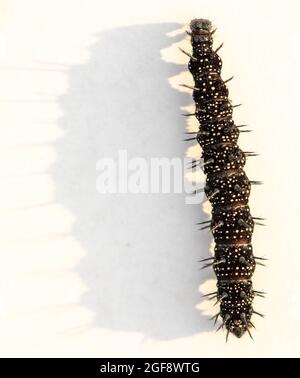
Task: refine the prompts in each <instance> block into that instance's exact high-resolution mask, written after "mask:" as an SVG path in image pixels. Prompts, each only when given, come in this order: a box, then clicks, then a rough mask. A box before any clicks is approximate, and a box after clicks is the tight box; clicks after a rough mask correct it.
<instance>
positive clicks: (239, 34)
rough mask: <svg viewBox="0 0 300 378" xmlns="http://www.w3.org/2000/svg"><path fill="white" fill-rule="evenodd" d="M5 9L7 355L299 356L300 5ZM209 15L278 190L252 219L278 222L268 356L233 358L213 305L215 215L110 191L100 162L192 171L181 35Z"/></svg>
mask: <svg viewBox="0 0 300 378" xmlns="http://www.w3.org/2000/svg"><path fill="white" fill-rule="evenodd" d="M0 4H1V12H0V14H1V16H0V27H1V29H0V75H1V77H0V118H1V121H0V125H1V126H0V131H1V135H0V143H1V197H0V205H1V212H0V229H1V236H0V237H1V245H0V247H1V248H0V250H1V264H0V269H1V272H0V316H1V323H0V334H1V341H0V354H1V355H2V356H7V355H9V356H147V357H150V356H182V357H183V356H197V357H202V356H209V357H210V356H299V355H300V353H299V347H300V322H299V320H300V291H299V289H300V283H299V267H300V253H299V245H300V240H299V211H300V209H299V189H300V188H299V174H298V171H299V166H298V164H299V163H298V161H299V131H298V130H299V126H298V123H299V114H298V109H299V105H298V102H299V100H298V95H299V79H298V77H299V75H298V70H299V43H300V29H299V16H300V15H299V10H300V5H299V2H298V1H296V0H295V1H291V0H289V1H285V2H276V1H266V0H265V1H258V0H251V1H243V2H241V1H226V2H225V1H212V0H209V1H201V0H195V1H193V0H186V1H179V0H172V1H169V0H167V1H166V0H164V1H153V0H152V1H151V2H143V1H137V0H136V1H134V0H127V1H113V0H111V1H99V0H84V1H83V0H82V1H76V0H51V1H50V0H44V1H38V0H36V1H34V0H27V1H21V0H19V1H12V0H10V1H8V0H7V1H5V0H2V1H1V3H0ZM194 17H207V18H210V19H211V20H212V21H213V22H214V24H215V25H216V26H217V27H218V32H217V37H216V46H217V44H218V43H220V42H222V41H224V42H225V45H224V47H223V49H222V51H221V56H222V59H223V61H224V70H223V76H224V77H226V76H228V77H229V76H231V74H234V75H235V80H233V81H232V82H231V84H230V95H231V98H232V100H233V102H235V103H239V102H242V103H243V104H244V106H243V107H241V108H238V109H237V110H236V111H235V119H236V120H237V122H245V123H249V124H250V125H251V128H252V129H253V130H254V133H252V135H250V134H246V135H245V136H242V137H241V145H242V147H243V148H247V149H248V150H254V151H258V152H260V153H261V154H262V156H260V157H259V158H252V159H251V158H250V159H249V162H248V163H247V166H246V170H247V173H248V175H249V177H251V178H253V179H258V180H260V179H262V180H263V181H264V182H265V185H264V186H262V187H259V188H254V189H253V192H252V196H251V209H252V212H253V214H255V215H256V216H265V217H267V218H268V227H267V228H264V229H258V228H257V229H256V231H255V235H254V247H255V251H256V253H257V254H260V255H264V256H268V257H270V258H271V261H270V262H269V263H268V265H269V267H268V268H267V269H263V268H261V269H260V268H258V269H257V271H256V274H255V280H254V282H255V287H256V288H257V289H262V290H266V291H267V292H268V293H269V294H268V296H267V299H266V300H257V301H256V309H257V310H258V311H261V312H263V313H265V314H266V319H264V320H263V319H257V320H255V323H256V326H257V330H256V331H255V332H254V337H255V342H253V341H251V340H250V339H249V338H247V337H244V338H243V339H241V340H238V339H235V338H233V337H232V338H231V340H230V342H229V343H228V344H227V345H226V344H225V336H224V334H222V333H217V334H216V333H215V332H214V330H213V326H212V324H211V323H210V322H209V321H208V320H207V319H208V315H209V314H213V313H214V312H215V309H212V308H211V307H210V305H209V304H207V303H205V302H204V303H203V302H202V303H200V295H201V292H205V291H206V290H207V289H209V288H213V286H214V281H213V279H214V276H213V274H212V272H202V271H199V265H198V264H197V263H196V260H197V259H198V258H199V257H200V256H203V255H204V256H205V255H206V253H207V249H208V245H209V242H210V236H209V234H200V233H199V232H197V228H196V227H195V226H194V224H195V222H196V221H199V220H201V216H203V213H202V210H201V207H199V206H190V205H185V203H184V195H178V194H169V195H166V194H161V195H115V196H114V195H111V196H107V195H106V196H103V195H102V196H101V195H100V194H98V193H97V192H96V189H95V183H96V179H97V172H96V169H95V166H96V162H97V160H98V159H99V158H101V157H103V156H113V157H116V154H117V151H118V150H119V149H120V148H126V149H128V152H129V155H131V156H144V157H151V156H154V157H155V156H168V157H172V156H179V157H182V156H184V154H185V148H186V145H184V144H183V143H182V139H183V132H184V129H185V123H184V122H185V120H184V119H182V118H181V117H180V113H181V112H182V109H180V108H181V107H185V106H188V105H189V104H192V100H191V97H190V95H189V94H188V92H184V91H182V90H181V91H179V90H178V83H179V82H180V81H181V79H182V77H187V80H190V81H191V78H190V77H189V75H188V74H186V73H182V72H184V71H186V65H185V64H186V62H187V60H186V59H185V57H184V56H181V55H180V53H179V52H178V50H177V46H178V45H181V46H183V45H185V44H186V42H181V41H182V40H183V39H184V38H185V36H184V34H182V33H174V31H176V30H178V29H181V28H182V26H183V24H187V23H188V22H189V20H190V19H191V18H194ZM182 30H184V29H182ZM182 30H181V31H182ZM172 32H173V33H172ZM187 48H188V45H187ZM191 152H193V150H191V149H189V150H188V151H187V153H188V154H191ZM198 152H199V151H198ZM202 219H203V218H202Z"/></svg>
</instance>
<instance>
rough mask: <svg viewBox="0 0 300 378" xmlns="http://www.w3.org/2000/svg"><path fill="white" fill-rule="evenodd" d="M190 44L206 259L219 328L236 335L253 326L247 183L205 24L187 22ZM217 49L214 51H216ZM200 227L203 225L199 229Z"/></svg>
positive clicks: (217, 60)
mask: <svg viewBox="0 0 300 378" xmlns="http://www.w3.org/2000/svg"><path fill="white" fill-rule="evenodd" d="M190 28H191V33H188V34H189V35H190V36H191V43H192V47H193V51H192V54H187V55H189V56H190V61H189V65H188V68H189V70H190V72H191V74H192V75H193V78H194V82H195V85H194V88H193V98H194V101H195V114H194V115H195V116H196V118H197V119H198V121H199V123H200V125H199V132H198V133H197V137H196V139H197V141H198V143H199V144H200V146H201V147H202V149H203V155H202V157H203V159H204V165H203V167H204V168H203V169H204V173H205V174H206V185H205V193H206V195H207V197H208V199H209V201H210V203H211V205H212V220H211V224H210V228H211V231H212V234H213V237H214V240H215V255H214V258H213V259H212V263H208V264H207V266H209V265H211V266H213V268H214V271H215V274H216V276H217V292H216V293H212V294H215V297H216V298H217V300H218V302H219V303H220V312H219V313H218V314H217V315H216V317H215V319H216V320H217V318H218V316H220V317H221V318H222V321H223V322H222V325H221V326H222V327H223V326H225V328H226V329H227V337H228V334H229V332H231V333H233V334H234V335H235V336H237V337H241V336H242V335H243V334H244V333H245V332H246V331H247V332H248V333H249V335H250V336H251V333H250V331H249V329H250V328H251V327H253V324H252V322H251V316H252V314H253V312H255V311H254V310H253V307H252V301H253V298H254V296H255V293H256V292H255V291H254V290H253V289H252V281H251V277H252V275H253V273H254V270H255V265H256V263H255V258H254V256H253V251H252V246H251V238H252V233H253V228H254V220H253V218H252V216H251V214H250V209H249V206H248V198H249V194H250V188H251V183H250V181H249V179H248V178H247V176H246V174H245V172H244V170H243V167H244V165H245V162H246V155H247V154H246V153H244V152H243V151H242V150H241V149H240V148H239V146H238V145H237V141H238V137H239V133H240V132H239V128H238V127H237V126H236V125H235V124H234V121H233V120H232V110H233V106H232V104H231V102H230V100H229V99H228V89H227V86H226V82H227V81H229V80H226V81H224V80H222V78H221V67H222V61H221V59H220V57H219V55H218V54H217V51H214V50H213V49H212V44H213V40H212V35H213V33H214V31H212V25H211V22H210V21H208V20H204V19H195V20H192V21H191V23H190ZM217 50H218V49H217ZM204 228H206V227H204Z"/></svg>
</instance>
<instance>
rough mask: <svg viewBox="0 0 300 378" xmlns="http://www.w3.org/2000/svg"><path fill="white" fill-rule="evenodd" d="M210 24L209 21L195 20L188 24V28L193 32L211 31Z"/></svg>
mask: <svg viewBox="0 0 300 378" xmlns="http://www.w3.org/2000/svg"><path fill="white" fill-rule="evenodd" d="M211 27H212V25H211V22H210V21H209V20H205V19H204V18H195V19H193V20H192V21H191V23H190V28H191V30H192V32H193V31H199V30H206V31H210V30H211Z"/></svg>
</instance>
